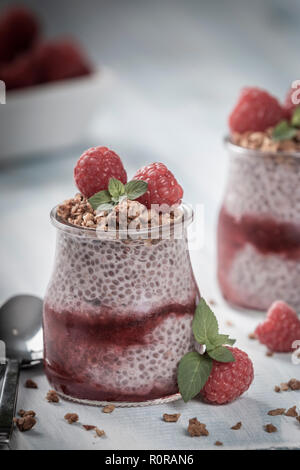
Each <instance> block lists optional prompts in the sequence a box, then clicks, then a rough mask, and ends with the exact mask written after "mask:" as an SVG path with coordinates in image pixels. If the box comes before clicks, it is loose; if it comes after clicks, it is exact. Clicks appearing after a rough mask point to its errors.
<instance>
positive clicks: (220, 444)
mask: <svg viewBox="0 0 300 470" xmlns="http://www.w3.org/2000/svg"><path fill="white" fill-rule="evenodd" d="M222 445H223V442H221V441H216V442H215V446H222Z"/></svg>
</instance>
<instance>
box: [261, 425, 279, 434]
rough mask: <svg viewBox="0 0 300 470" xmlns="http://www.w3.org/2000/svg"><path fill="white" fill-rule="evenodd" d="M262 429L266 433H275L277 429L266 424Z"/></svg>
mask: <svg viewBox="0 0 300 470" xmlns="http://www.w3.org/2000/svg"><path fill="white" fill-rule="evenodd" d="M264 428H265V431H266V432H268V433H272V432H277V428H276V426H274V425H273V424H266V425H265V427H264Z"/></svg>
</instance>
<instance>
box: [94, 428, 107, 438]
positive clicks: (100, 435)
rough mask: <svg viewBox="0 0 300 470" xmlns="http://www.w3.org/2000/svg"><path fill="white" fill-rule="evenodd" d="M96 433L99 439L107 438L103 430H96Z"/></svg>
mask: <svg viewBox="0 0 300 470" xmlns="http://www.w3.org/2000/svg"><path fill="white" fill-rule="evenodd" d="M95 431H96V436H98V437H102V436H105V431H103V429H99V428H95Z"/></svg>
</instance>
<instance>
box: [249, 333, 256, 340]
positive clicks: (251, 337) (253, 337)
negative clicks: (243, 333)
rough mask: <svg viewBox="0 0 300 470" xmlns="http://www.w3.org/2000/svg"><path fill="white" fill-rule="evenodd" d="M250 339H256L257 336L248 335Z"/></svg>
mask: <svg viewBox="0 0 300 470" xmlns="http://www.w3.org/2000/svg"><path fill="white" fill-rule="evenodd" d="M248 338H249V339H256V336H255V334H254V333H249V334H248Z"/></svg>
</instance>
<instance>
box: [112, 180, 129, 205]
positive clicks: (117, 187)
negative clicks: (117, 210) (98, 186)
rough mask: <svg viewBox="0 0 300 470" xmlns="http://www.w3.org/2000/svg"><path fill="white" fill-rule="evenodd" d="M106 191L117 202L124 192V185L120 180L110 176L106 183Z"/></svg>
mask: <svg viewBox="0 0 300 470" xmlns="http://www.w3.org/2000/svg"><path fill="white" fill-rule="evenodd" d="M108 191H109V193H110V195H111V197H112V199H113V201H114V202H118V201H119V197H120V196H123V194H124V193H125V187H124V184H123V183H122V182H121V181H119V180H117V179H116V178H110V180H109V183H108Z"/></svg>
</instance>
